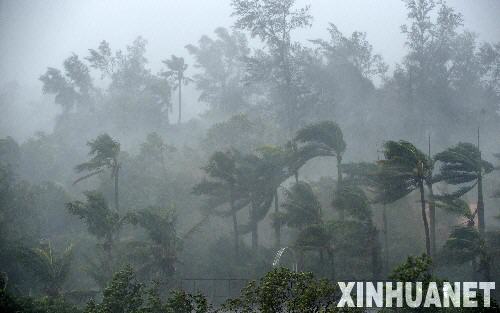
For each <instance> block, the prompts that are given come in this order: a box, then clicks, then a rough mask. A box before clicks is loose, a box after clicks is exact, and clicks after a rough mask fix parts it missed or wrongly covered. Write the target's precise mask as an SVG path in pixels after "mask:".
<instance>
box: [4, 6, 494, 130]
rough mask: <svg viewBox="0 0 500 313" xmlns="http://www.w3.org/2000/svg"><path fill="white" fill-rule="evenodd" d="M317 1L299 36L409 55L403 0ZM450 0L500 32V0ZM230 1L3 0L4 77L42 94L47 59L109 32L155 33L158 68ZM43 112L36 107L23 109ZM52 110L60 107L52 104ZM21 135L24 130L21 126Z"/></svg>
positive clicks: (488, 31) (476, 25) (122, 38)
mask: <svg viewBox="0 0 500 313" xmlns="http://www.w3.org/2000/svg"><path fill="white" fill-rule="evenodd" d="M308 3H309V4H312V5H311V15H312V16H313V25H312V27H310V28H306V29H303V30H298V31H297V32H296V37H295V38H296V40H298V41H301V42H304V41H307V40H309V39H317V38H322V37H324V36H326V34H327V32H326V28H327V27H328V23H330V22H332V23H335V24H336V25H337V27H338V28H339V29H340V31H342V32H343V33H352V32H353V31H355V30H359V31H364V32H366V33H367V38H368V40H369V42H370V43H371V44H372V45H373V47H374V51H375V52H376V53H380V54H382V55H383V56H384V59H385V60H386V62H387V63H388V64H389V65H390V66H391V67H392V68H393V65H394V64H395V63H398V62H400V61H401V58H402V57H403V55H404V51H405V50H404V41H405V39H404V36H403V35H402V34H401V32H400V29H399V27H400V25H402V24H404V22H405V20H406V13H405V10H404V3H403V2H401V1H399V0H389V1H374V0H354V1H330V0H317V1H314V2H313V3H312V2H308V1H305V0H301V1H298V4H308ZM448 3H449V5H450V6H452V7H454V8H456V9H457V11H459V12H461V13H463V15H464V20H465V22H466V28H467V29H469V30H471V31H473V32H475V33H477V34H478V35H479V38H480V39H481V40H485V41H495V40H498V38H500V19H499V18H498V12H500V3H499V1H496V0H480V1H473V2H472V1H467V0H451V1H448ZM233 22H234V18H233V17H231V7H230V5H229V2H228V1H215V0H211V1H202V0H198V1H197V0H187V1H182V0H167V1H153V0H147V1H128V0H127V1H120V0H107V1H99V0H90V1H63V0H61V1H57V0H48V1H30V0H19V1H9V0H1V1H0V72H1V73H2V76H1V77H0V84H2V85H3V84H5V83H8V82H12V81H15V82H17V83H18V84H19V85H20V87H21V88H22V90H23V93H24V92H26V93H28V95H29V96H28V99H29V100H34V99H38V98H39V91H40V90H41V83H40V81H39V80H38V77H39V76H40V75H41V74H42V73H43V72H44V71H45V69H46V68H47V67H49V66H50V67H58V66H59V65H60V63H61V60H63V59H65V58H66V57H67V56H68V55H70V54H71V53H76V54H79V55H85V54H86V53H87V50H88V49H89V48H90V47H96V46H97V45H98V44H99V42H100V41H102V40H107V41H108V42H110V44H111V46H112V47H114V48H124V47H125V46H126V45H127V44H129V43H130V42H132V41H133V40H134V39H135V38H136V37H137V36H143V37H144V38H146V39H147V40H148V49H147V53H146V56H147V57H148V60H149V62H150V65H151V68H152V69H153V70H159V68H160V66H161V60H163V59H165V58H166V57H167V56H170V55H171V54H186V51H185V49H184V46H185V45H187V44H190V43H195V42H196V41H197V40H198V39H199V37H200V36H201V35H204V34H211V33H213V30H215V29H216V28H217V27H220V26H222V27H231V26H232V23H233ZM188 102H189V106H187V107H186V110H187V112H186V114H187V116H189V117H195V116H196V115H197V114H198V113H200V112H203V111H204V110H205V107H204V106H203V105H202V104H199V103H197V101H196V96H192V97H190V98H189V99H188ZM33 111H35V112H37V113H36V116H37V117H40V114H39V113H40V112H38V111H36V109H34V108H32V107H27V108H25V110H23V111H21V112H20V113H19V114H20V116H19V118H23V116H22V115H23V114H25V115H26V114H27V115H28V116H31V115H33ZM44 111H46V112H45V114H47V116H48V117H47V118H45V117H43V118H42V119H51V118H53V117H54V116H55V114H56V113H57V108H55V107H54V108H53V107H50V106H46V107H45V110H44ZM32 125H33V127H30V126H29V125H26V127H27V128H28V129H27V130H26V131H25V132H22V133H20V134H19V136H20V137H19V138H20V139H24V138H26V136H28V135H29V133H30V132H33V131H34V130H37V128H36V127H35V126H38V127H42V129H44V130H48V129H50V127H51V126H52V125H51V124H48V123H43V124H41V125H40V123H37V122H35V121H33V124H32ZM16 135H17V134H16Z"/></svg>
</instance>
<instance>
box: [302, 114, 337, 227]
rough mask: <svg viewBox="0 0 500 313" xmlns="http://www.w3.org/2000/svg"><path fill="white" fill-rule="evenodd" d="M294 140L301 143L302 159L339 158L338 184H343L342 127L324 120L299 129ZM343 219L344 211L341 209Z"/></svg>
mask: <svg viewBox="0 0 500 313" xmlns="http://www.w3.org/2000/svg"><path fill="white" fill-rule="evenodd" d="M294 141H295V142H297V143H300V144H301V145H300V146H299V148H298V150H299V152H298V153H299V155H301V156H302V157H301V159H302V160H306V161H307V160H310V159H312V158H314V157H318V156H333V157H335V158H336V160H337V186H338V187H340V185H341V184H342V169H341V164H342V156H343V154H344V151H345V149H346V143H345V141H344V136H343V134H342V130H341V129H340V127H339V126H338V125H337V124H336V123H334V122H332V121H323V122H318V123H316V124H311V125H308V126H305V127H304V128H302V129H299V130H298V131H297V134H296V135H295V138H294ZM340 216H341V219H342V218H343V212H342V211H340Z"/></svg>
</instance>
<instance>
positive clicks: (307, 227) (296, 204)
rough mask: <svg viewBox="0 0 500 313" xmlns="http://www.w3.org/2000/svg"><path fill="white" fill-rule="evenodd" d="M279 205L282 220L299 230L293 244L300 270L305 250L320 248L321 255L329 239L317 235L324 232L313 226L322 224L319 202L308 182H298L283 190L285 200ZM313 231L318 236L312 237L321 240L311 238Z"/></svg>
mask: <svg viewBox="0 0 500 313" xmlns="http://www.w3.org/2000/svg"><path fill="white" fill-rule="evenodd" d="M281 206H282V208H283V209H284V211H285V213H284V216H283V220H284V222H285V223H286V224H287V225H288V226H290V227H293V228H296V229H298V230H299V235H298V237H297V240H296V242H295V246H296V249H298V256H299V260H298V268H299V270H302V269H303V265H304V252H305V250H307V249H310V248H311V247H315V248H320V253H321V255H322V251H323V248H326V247H325V245H326V242H328V241H329V240H326V239H325V238H326V236H323V235H321V236H320V235H318V234H319V233H322V234H323V233H324V232H322V231H320V230H319V228H317V227H315V225H321V224H322V221H321V203H320V202H319V200H318V198H317V197H316V195H315V194H314V192H313V190H312V188H311V186H310V185H309V184H307V183H306V182H299V183H296V184H294V185H293V186H292V187H291V188H290V189H286V190H285V200H284V201H283V203H282V205H281ZM311 227H313V228H314V227H315V230H314V231H313V230H312V229H311ZM322 229H323V228H322ZM323 230H324V229H323ZM313 233H314V234H316V235H318V236H316V235H314V236H312V237H314V238H315V239H318V240H319V239H320V238H321V240H319V241H318V240H311V234H313ZM323 239H325V240H323Z"/></svg>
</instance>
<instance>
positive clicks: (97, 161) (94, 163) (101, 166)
mask: <svg viewBox="0 0 500 313" xmlns="http://www.w3.org/2000/svg"><path fill="white" fill-rule="evenodd" d="M87 146H89V147H90V151H89V155H91V156H93V157H92V159H90V160H89V161H87V162H84V163H81V164H78V165H77V166H76V167H75V170H76V171H77V172H78V173H81V172H90V173H89V174H87V175H85V176H82V177H80V178H78V179H77V180H75V182H74V183H73V184H76V183H78V182H80V181H82V180H84V179H87V178H90V177H92V176H94V175H97V174H100V173H102V172H104V171H105V170H106V169H109V170H111V177H112V178H114V185H115V209H116V211H119V210H120V206H119V198H118V173H119V170H120V162H119V156H120V143H119V142H118V141H115V140H114V139H113V138H111V136H109V135H108V134H102V135H99V136H98V137H97V138H96V139H94V140H91V141H89V142H88V143H87Z"/></svg>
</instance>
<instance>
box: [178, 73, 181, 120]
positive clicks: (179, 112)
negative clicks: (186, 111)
mask: <svg viewBox="0 0 500 313" xmlns="http://www.w3.org/2000/svg"><path fill="white" fill-rule="evenodd" d="M180 77H181V78H180V79H179V119H178V120H177V124H180V123H181V114H182V76H180Z"/></svg>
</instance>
